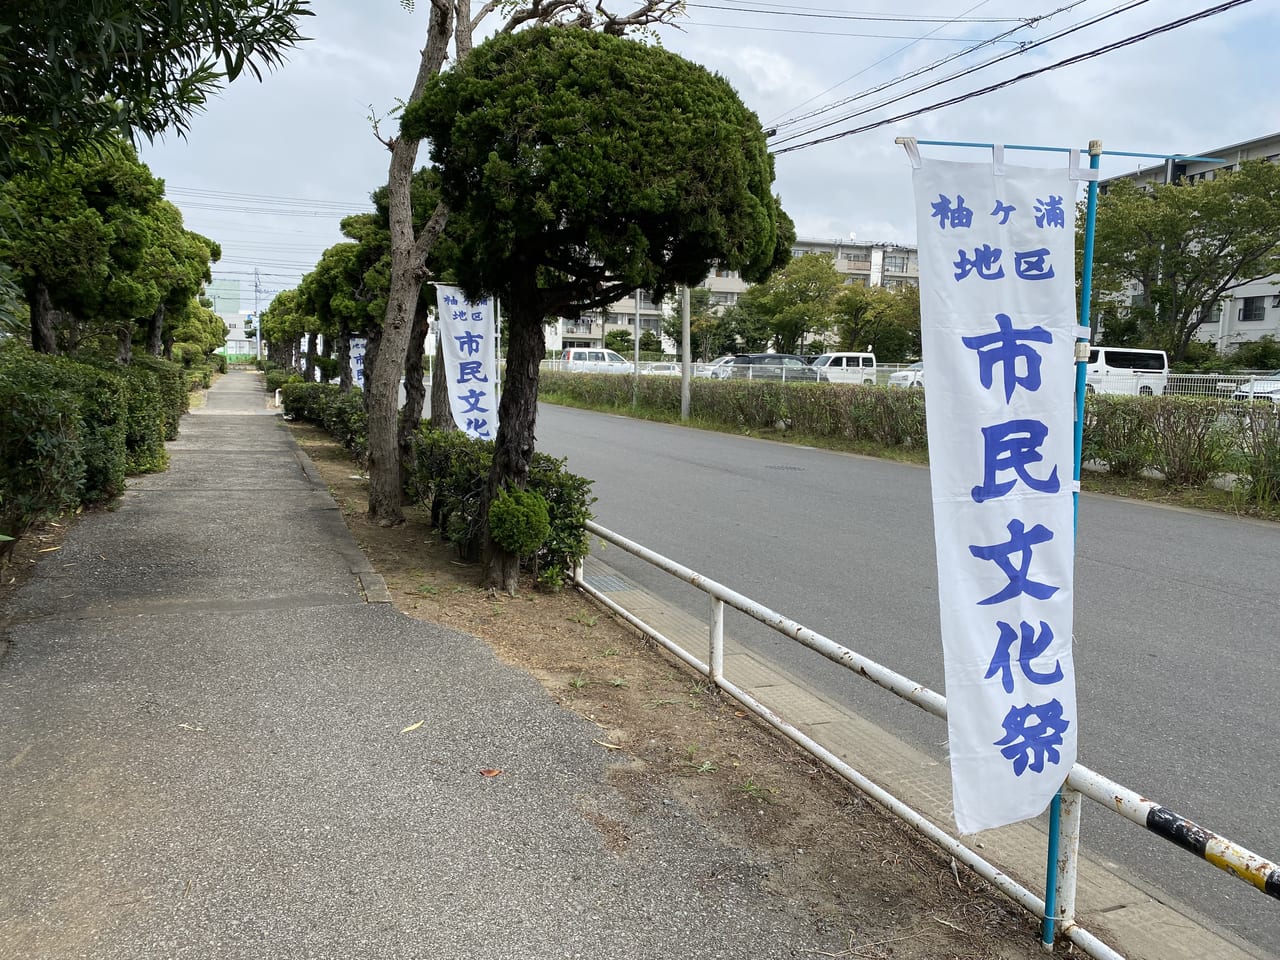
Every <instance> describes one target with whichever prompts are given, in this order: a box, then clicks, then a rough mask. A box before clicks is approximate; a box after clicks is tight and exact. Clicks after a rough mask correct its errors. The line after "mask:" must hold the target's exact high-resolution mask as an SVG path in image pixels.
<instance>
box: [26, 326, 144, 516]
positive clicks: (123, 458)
mask: <svg viewBox="0 0 1280 960" xmlns="http://www.w3.org/2000/svg"><path fill="white" fill-rule="evenodd" d="M0 366H3V367H10V368H12V367H14V366H19V367H21V368H22V369H24V370H25V371H27V372H26V373H25V374H24V376H34V377H38V378H39V379H40V380H41V381H42V382H44V383H47V384H48V385H50V386H51V387H55V388H56V389H58V390H60V391H62V392H63V393H65V394H68V395H69V396H70V397H72V399H73V400H74V402H75V403H76V406H77V412H78V414H79V424H78V427H77V433H78V435H79V438H80V456H81V459H82V460H83V461H84V484H83V487H82V489H81V490H80V493H79V499H80V501H82V502H85V503H94V502H97V501H101V500H109V499H111V498H112V497H114V496H116V495H118V494H119V493H121V492H122V491H123V490H124V480H125V473H126V471H127V468H128V453H127V447H126V426H127V425H126V420H127V405H128V400H127V396H128V387H127V384H126V383H125V380H124V378H123V377H122V376H120V374H119V373H117V372H115V371H114V370H109V369H103V368H99V367H96V366H91V365H89V364H85V363H78V362H76V361H75V360H72V359H71V358H69V357H57V356H49V355H47V354H41V353H35V352H34V351H32V350H29V349H27V348H26V346H25V344H18V343H13V342H11V343H9V344H6V346H5V348H4V349H3V350H2V351H0Z"/></svg>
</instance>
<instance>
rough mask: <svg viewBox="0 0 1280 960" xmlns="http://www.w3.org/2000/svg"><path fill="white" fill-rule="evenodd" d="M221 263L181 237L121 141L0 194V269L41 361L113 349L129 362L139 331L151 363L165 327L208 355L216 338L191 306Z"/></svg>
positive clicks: (22, 178)
mask: <svg viewBox="0 0 1280 960" xmlns="http://www.w3.org/2000/svg"><path fill="white" fill-rule="evenodd" d="M220 255H221V251H220V248H219V247H218V245H217V244H216V243H214V242H213V241H211V240H209V239H208V238H206V237H202V236H200V235H199V234H197V233H193V232H192V231H189V230H186V229H185V228H184V227H183V225H182V214H181V213H180V212H179V210H178V208H177V207H175V206H174V205H173V204H171V203H169V202H167V201H165V200H164V184H163V183H162V182H161V181H160V180H157V179H156V178H155V177H154V176H152V174H151V171H150V170H149V169H148V168H147V166H146V164H144V163H142V162H141V161H139V160H138V158H137V155H136V154H135V153H134V151H133V148H132V147H131V146H129V145H128V144H127V143H124V142H123V141H120V140H117V141H116V142H115V143H114V144H112V145H111V147H110V148H104V149H102V150H101V151H95V152H89V153H82V154H79V155H77V156H75V157H69V158H66V159H63V160H60V161H57V162H55V163H53V164H51V165H50V166H48V167H47V168H44V169H42V170H40V171H38V172H37V171H31V172H28V173H23V174H20V175H18V176H16V177H13V178H11V179H10V180H8V181H7V182H5V183H4V184H0V262H3V263H5V264H7V265H8V266H9V267H10V268H11V270H12V272H13V276H14V278H15V280H16V281H17V283H18V285H19V287H20V288H21V290H22V295H23V297H24V298H25V300H26V302H27V304H28V307H29V314H30V320H31V332H32V344H33V346H35V347H36V348H37V349H39V350H41V351H42V352H45V353H52V352H70V351H74V350H76V349H78V348H79V347H81V346H85V345H89V344H92V343H95V342H112V341H114V342H115V344H116V345H117V346H118V348H119V349H120V351H121V359H122V360H123V361H125V362H127V361H128V354H129V352H130V350H131V348H132V344H133V338H134V333H135V330H137V331H139V332H144V336H143V337H142V339H141V343H142V344H143V345H145V346H147V347H148V349H149V352H151V353H153V354H156V355H159V354H160V353H161V352H162V351H163V345H164V343H165V341H166V340H167V341H168V342H170V343H171V342H172V341H173V336H167V337H166V335H165V329H164V326H165V323H166V322H167V323H168V324H169V326H170V328H173V327H176V326H183V327H184V328H193V325H194V329H189V331H188V332H191V333H193V334H196V336H193V338H192V339H191V340H189V341H187V342H199V343H201V344H202V345H204V346H206V347H207V349H208V350H212V349H213V348H214V347H216V346H217V345H218V344H219V343H221V342H222V336H223V333H222V328H221V327H220V326H219V328H218V329H217V330H216V331H215V330H212V329H208V327H209V323H208V317H207V314H206V313H201V312H199V311H200V310H202V309H203V308H199V306H198V304H197V303H196V298H197V296H198V295H199V294H200V292H201V291H202V290H203V288H204V284H205V283H206V282H208V280H209V278H210V271H209V264H210V262H211V261H213V260H216V259H217V258H218V257H219V256H220ZM139 321H143V324H142V325H141V326H140V325H139V323H138V322H139ZM170 333H172V329H170ZM179 339H181V338H179Z"/></svg>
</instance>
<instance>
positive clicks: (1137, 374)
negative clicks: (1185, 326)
mask: <svg viewBox="0 0 1280 960" xmlns="http://www.w3.org/2000/svg"><path fill="white" fill-rule="evenodd" d="M1168 385H1169V357H1168V355H1167V354H1166V353H1165V352H1164V351H1163V350H1137V349H1134V348H1132V347H1091V348H1090V349H1089V364H1088V366H1087V367H1086V368H1085V387H1084V388H1085V391H1086V392H1088V393H1094V392H1097V393H1127V394H1133V395H1140V396H1144V397H1151V396H1156V397H1158V396H1160V395H1161V394H1163V393H1164V389H1165V387H1167V386H1168Z"/></svg>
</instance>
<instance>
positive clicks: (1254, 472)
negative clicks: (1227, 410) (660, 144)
mask: <svg viewBox="0 0 1280 960" xmlns="http://www.w3.org/2000/svg"><path fill="white" fill-rule="evenodd" d="M1241 406H1242V407H1243V409H1239V408H1237V409H1236V410H1235V411H1233V413H1234V420H1235V423H1236V430H1235V435H1236V449H1237V451H1238V454H1237V456H1236V459H1235V461H1234V462H1233V463H1232V464H1231V467H1232V469H1233V471H1234V472H1235V474H1236V476H1237V478H1238V485H1237V489H1238V490H1239V491H1240V492H1241V493H1243V495H1244V496H1245V497H1247V498H1248V499H1249V500H1252V501H1253V502H1254V503H1256V504H1258V505H1259V506H1262V505H1264V504H1268V503H1276V502H1277V501H1280V406H1276V405H1275V404H1274V403H1272V402H1271V401H1269V400H1260V401H1256V402H1254V403H1248V404H1242V405H1241Z"/></svg>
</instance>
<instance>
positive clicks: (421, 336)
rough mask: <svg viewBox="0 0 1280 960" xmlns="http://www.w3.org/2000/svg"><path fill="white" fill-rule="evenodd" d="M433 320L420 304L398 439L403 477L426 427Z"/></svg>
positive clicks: (406, 372)
mask: <svg viewBox="0 0 1280 960" xmlns="http://www.w3.org/2000/svg"><path fill="white" fill-rule="evenodd" d="M430 320H431V314H430V313H428V312H427V310H426V308H425V307H423V306H422V303H421V301H419V303H418V308H417V310H416V311H415V312H414V315H413V330H412V331H411V332H410V334H409V353H408V355H407V356H406V357H405V361H404V409H403V410H401V411H400V430H399V440H398V446H399V448H400V470H401V476H402V477H403V476H405V475H406V474H407V473H408V471H410V470H411V469H412V468H413V438H414V436H415V435H416V434H417V432H418V427H419V426H420V425H421V424H422V405H423V403H424V402H425V401H426V399H427V388H426V386H425V385H424V384H423V382H422V376H423V371H422V354H423V351H424V350H425V349H426V340H427V328H428V324H429V321H430ZM433 385H434V381H433Z"/></svg>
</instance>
